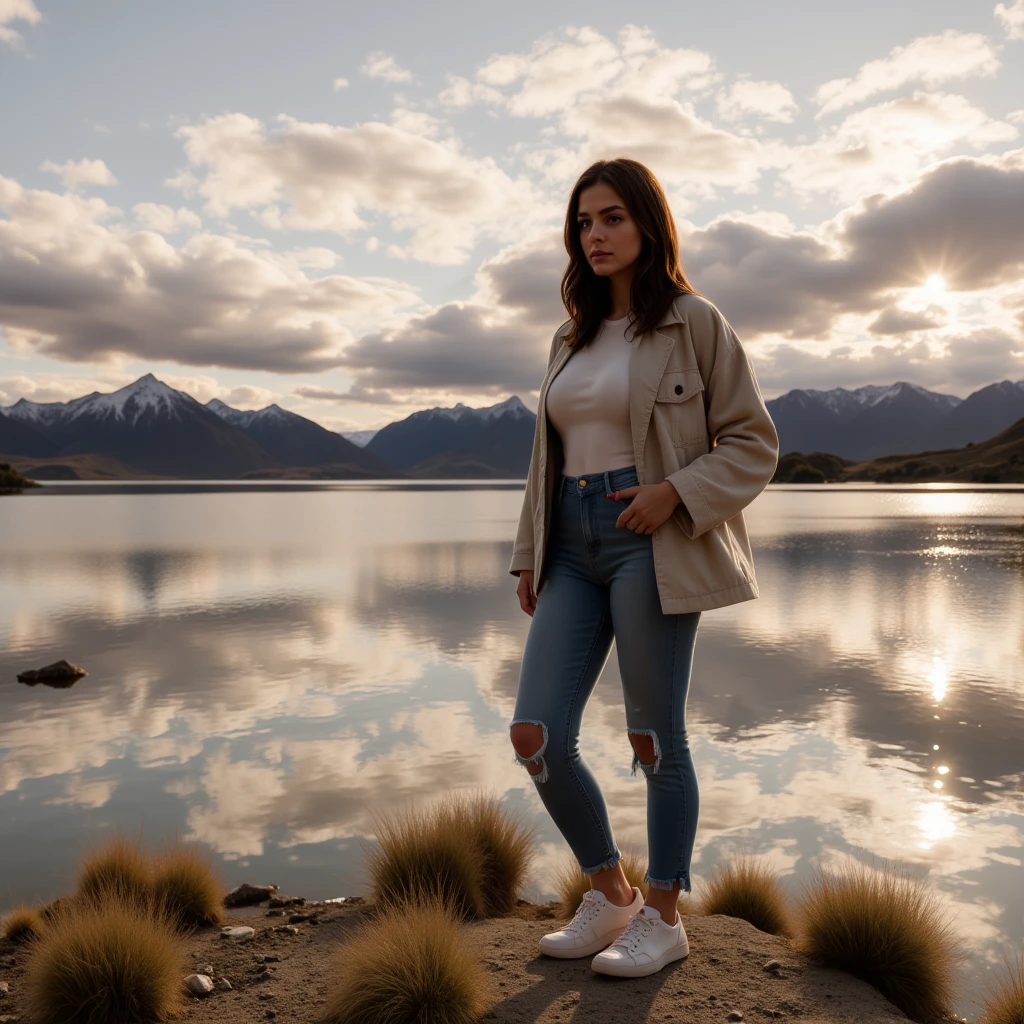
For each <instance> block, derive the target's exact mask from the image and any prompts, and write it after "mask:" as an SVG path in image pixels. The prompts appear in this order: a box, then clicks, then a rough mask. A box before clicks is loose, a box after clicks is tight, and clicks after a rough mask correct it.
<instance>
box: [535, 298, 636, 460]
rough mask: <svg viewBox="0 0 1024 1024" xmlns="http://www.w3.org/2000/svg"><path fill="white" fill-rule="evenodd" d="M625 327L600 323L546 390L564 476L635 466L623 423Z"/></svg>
mask: <svg viewBox="0 0 1024 1024" xmlns="http://www.w3.org/2000/svg"><path fill="white" fill-rule="evenodd" d="M628 325H629V317H628V316H624V317H622V319H621V320H605V321H603V322H602V324H601V329H600V330H599V331H598V334H597V337H596V338H595V339H594V340H593V341H592V342H591V343H590V344H589V345H587V346H586V347H585V348H582V349H580V350H579V351H578V352H573V353H572V355H571V356H570V357H569V361H568V362H567V363H566V364H565V366H563V367H562V369H561V370H560V371H559V373H558V376H557V377H555V379H554V380H553V381H552V382H551V385H550V387H549V388H548V397H547V413H548V419H549V420H550V421H551V424H552V426H553V427H554V428H555V429H556V430H557V431H558V436H559V437H560V438H561V439H562V450H563V452H564V453H565V463H564V466H563V468H562V472H563V473H564V474H565V475H566V476H586V475H587V474H588V473H601V472H604V471H605V470H606V469H622V468H623V467H625V466H632V465H634V464H635V463H636V457H635V456H634V454H633V431H632V429H631V427H630V422H629V354H630V352H631V351H632V341H631V339H632V331H631V330H629V329H628Z"/></svg>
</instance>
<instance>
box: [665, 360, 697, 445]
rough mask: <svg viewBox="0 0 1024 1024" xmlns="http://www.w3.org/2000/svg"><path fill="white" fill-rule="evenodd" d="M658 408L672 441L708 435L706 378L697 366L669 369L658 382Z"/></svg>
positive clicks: (689, 440)
mask: <svg viewBox="0 0 1024 1024" xmlns="http://www.w3.org/2000/svg"><path fill="white" fill-rule="evenodd" d="M655 408H656V409H657V410H658V412H659V414H660V415H661V416H662V417H664V420H665V423H666V424H667V426H668V431H669V436H670V437H671V438H672V442H673V444H676V445H688V444H695V443H696V442H698V441H704V440H706V439H707V433H708V424H707V415H706V413H705V411H704V382H703V381H702V380H701V379H700V370H698V369H697V368H696V367H694V368H693V369H689V370H666V371H665V373H664V374H663V375H662V378H661V382H660V384H659V385H658V393H657V395H656V396H655Z"/></svg>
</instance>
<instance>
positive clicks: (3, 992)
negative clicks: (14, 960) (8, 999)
mask: <svg viewBox="0 0 1024 1024" xmlns="http://www.w3.org/2000/svg"><path fill="white" fill-rule="evenodd" d="M10 994H11V986H10V985H8V984H7V982H6V981H0V999H3V997H4V996H7V995H10Z"/></svg>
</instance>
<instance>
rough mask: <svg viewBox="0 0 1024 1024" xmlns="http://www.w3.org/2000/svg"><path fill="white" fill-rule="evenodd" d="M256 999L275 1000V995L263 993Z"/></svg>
mask: <svg viewBox="0 0 1024 1024" xmlns="http://www.w3.org/2000/svg"><path fill="white" fill-rule="evenodd" d="M256 998H257V999H263V1000H266V999H273V998H274V993H273V992H261V993H260V994H259V995H258V996H257V997H256Z"/></svg>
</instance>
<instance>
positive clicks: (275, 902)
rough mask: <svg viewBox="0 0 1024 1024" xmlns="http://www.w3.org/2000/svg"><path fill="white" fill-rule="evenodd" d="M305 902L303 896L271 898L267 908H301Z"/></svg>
mask: <svg viewBox="0 0 1024 1024" xmlns="http://www.w3.org/2000/svg"><path fill="white" fill-rule="evenodd" d="M305 902H306V897H305V896H272V897H271V898H270V902H269V903H268V904H267V906H268V907H301V906H302V905H303V904H304V903H305Z"/></svg>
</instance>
